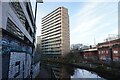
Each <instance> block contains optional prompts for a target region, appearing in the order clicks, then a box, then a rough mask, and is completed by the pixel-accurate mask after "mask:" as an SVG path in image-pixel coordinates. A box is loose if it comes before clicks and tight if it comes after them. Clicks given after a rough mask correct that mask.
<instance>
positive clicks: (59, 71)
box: [51, 64, 70, 79]
mask: <svg viewBox="0 0 120 80" xmlns="http://www.w3.org/2000/svg"><path fill="white" fill-rule="evenodd" d="M51 66H52V71H53V74H54V76H55V78H60V79H62V78H67V79H69V78H70V74H69V73H68V72H67V70H66V67H65V66H63V65H58V64H54V65H53V64H52V65H51Z"/></svg>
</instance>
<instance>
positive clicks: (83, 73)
mask: <svg viewBox="0 0 120 80" xmlns="http://www.w3.org/2000/svg"><path fill="white" fill-rule="evenodd" d="M71 78H101V77H99V76H98V75H97V74H95V73H92V72H89V71H87V70H84V69H79V68H77V69H75V72H74V75H72V76H71Z"/></svg>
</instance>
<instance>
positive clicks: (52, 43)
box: [42, 7, 70, 56]
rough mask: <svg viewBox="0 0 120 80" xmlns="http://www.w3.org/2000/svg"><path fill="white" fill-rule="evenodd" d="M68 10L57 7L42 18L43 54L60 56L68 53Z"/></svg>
mask: <svg viewBox="0 0 120 80" xmlns="http://www.w3.org/2000/svg"><path fill="white" fill-rule="evenodd" d="M69 35H70V33H69V15H68V10H67V9H66V8H64V7H59V8H57V9H55V10H54V11H52V12H51V13H49V14H48V15H46V16H45V17H43V18H42V52H43V54H48V55H49V54H50V55H51V54H53V55H62V56H64V55H65V54H67V53H69V51H70V37H69Z"/></svg>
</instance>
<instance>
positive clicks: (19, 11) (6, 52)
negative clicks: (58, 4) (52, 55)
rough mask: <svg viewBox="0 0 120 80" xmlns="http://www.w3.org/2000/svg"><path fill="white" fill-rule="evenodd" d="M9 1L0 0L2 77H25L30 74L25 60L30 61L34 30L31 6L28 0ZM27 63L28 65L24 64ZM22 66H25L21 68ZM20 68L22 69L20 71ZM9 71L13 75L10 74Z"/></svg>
mask: <svg viewBox="0 0 120 80" xmlns="http://www.w3.org/2000/svg"><path fill="white" fill-rule="evenodd" d="M8 1H9V0H8ZM10 1H11V2H0V6H2V9H1V10H2V17H1V18H0V21H2V23H0V25H1V26H0V28H1V29H2V41H0V45H1V46H2V51H1V50H0V54H2V67H3V68H4V69H2V77H3V78H26V77H29V76H30V64H31V62H27V60H28V61H31V57H30V54H32V44H33V38H34V36H35V32H36V27H35V22H34V17H33V12H32V7H31V4H30V2H12V0H10ZM18 54H19V55H18ZM11 57H12V58H11ZM27 57H29V58H27ZM12 60H14V61H12ZM24 60H26V63H25V61H24ZM10 61H11V62H10ZM27 64H28V66H26V65H27ZM11 66H12V67H11ZM23 66H26V67H24V68H21V67H23ZM26 68H28V69H29V70H28V71H29V72H25V69H26ZM12 69H13V70H12ZM9 70H10V71H9ZM21 70H23V71H22V73H21ZM10 73H12V74H13V75H11V76H10ZM21 74H22V75H21ZM25 74H26V75H25ZM20 75H21V76H20Z"/></svg>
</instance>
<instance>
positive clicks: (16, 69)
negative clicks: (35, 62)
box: [8, 52, 31, 78]
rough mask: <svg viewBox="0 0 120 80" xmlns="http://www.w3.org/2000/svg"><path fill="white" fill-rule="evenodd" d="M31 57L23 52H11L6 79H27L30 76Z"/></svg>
mask: <svg viewBox="0 0 120 80" xmlns="http://www.w3.org/2000/svg"><path fill="white" fill-rule="evenodd" d="M30 70H31V57H30V55H29V54H26V53H24V52H11V53H10V64H9V75H8V78H27V77H28V76H30Z"/></svg>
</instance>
